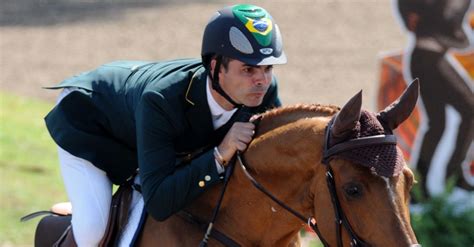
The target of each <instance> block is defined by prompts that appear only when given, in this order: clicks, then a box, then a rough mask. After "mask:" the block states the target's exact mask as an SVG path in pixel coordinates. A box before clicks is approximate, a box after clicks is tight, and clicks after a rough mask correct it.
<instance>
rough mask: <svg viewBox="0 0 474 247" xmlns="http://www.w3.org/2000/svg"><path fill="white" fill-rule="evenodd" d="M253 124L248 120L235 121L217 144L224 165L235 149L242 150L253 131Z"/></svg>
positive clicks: (250, 138)
mask: <svg viewBox="0 0 474 247" xmlns="http://www.w3.org/2000/svg"><path fill="white" fill-rule="evenodd" d="M254 129H255V125H254V124H253V123H249V122H245V123H244V122H235V123H234V125H232V127H231V128H230V130H229V132H227V134H226V136H225V137H224V139H223V140H222V142H221V144H219V146H217V148H218V149H219V153H220V154H221V156H222V158H223V159H224V161H225V162H224V163H225V164H222V165H226V164H227V163H228V162H229V160H230V159H231V158H232V156H234V154H235V152H237V150H239V151H244V150H245V149H246V148H247V145H248V144H249V142H250V141H251V140H252V137H253V135H254V133H255V131H254Z"/></svg>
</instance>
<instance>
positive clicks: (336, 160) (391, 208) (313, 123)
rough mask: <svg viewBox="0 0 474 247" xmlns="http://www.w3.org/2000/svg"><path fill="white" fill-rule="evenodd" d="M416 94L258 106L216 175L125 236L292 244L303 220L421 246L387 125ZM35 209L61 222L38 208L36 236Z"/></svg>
mask: <svg viewBox="0 0 474 247" xmlns="http://www.w3.org/2000/svg"><path fill="white" fill-rule="evenodd" d="M418 94H419V83H418V81H414V82H413V83H411V85H410V86H409V87H408V88H407V89H406V90H405V92H404V93H403V94H402V95H401V96H400V97H399V98H398V99H397V100H396V101H394V102H393V103H392V104H391V105H389V106H388V107H387V108H385V109H384V110H383V111H380V112H378V113H371V112H368V111H366V110H362V109H361V106H362V93H361V92H359V93H358V94H356V95H355V96H353V97H352V98H351V99H350V100H349V101H348V102H347V103H346V104H345V105H344V106H343V107H342V108H339V107H336V106H332V105H319V104H312V105H302V104H300V105H295V106H287V107H282V108H277V109H274V110H270V111H267V112H265V113H263V114H261V115H259V116H258V117H256V118H255V119H258V122H259V123H258V126H257V128H256V133H255V136H254V139H253V140H252V141H251V143H250V144H249V145H248V148H247V150H246V151H245V152H243V153H238V154H237V159H236V162H235V163H233V165H231V166H230V167H228V168H227V169H226V170H227V171H226V180H225V182H224V183H222V184H219V185H216V186H214V187H211V188H209V189H208V191H206V192H205V193H204V194H203V195H201V196H200V197H198V198H197V199H196V200H195V201H194V202H193V203H192V204H191V205H189V206H188V207H186V208H184V209H183V210H182V211H180V212H178V213H176V214H174V215H173V216H171V217H169V218H168V219H166V220H165V221H161V222H159V221H156V220H155V219H154V218H152V217H151V216H146V218H145V221H144V223H143V228H142V230H141V232H140V233H139V234H138V235H137V240H136V241H135V246H155V245H157V244H158V245H160V246H198V245H199V246H300V245H301V241H300V236H299V232H300V230H301V229H302V228H303V227H304V226H305V225H306V224H308V226H309V227H311V228H312V229H313V230H314V231H315V232H316V233H317V234H318V236H319V238H320V240H321V242H322V243H323V245H324V246H338V247H343V246H384V247H395V246H397V247H399V246H412V247H413V246H421V245H419V244H418V242H417V239H416V236H415V233H414V231H413V229H412V228H411V225H410V214H409V207H408V204H409V201H410V190H411V188H412V185H413V183H414V175H413V173H412V172H411V170H410V169H409V168H408V167H407V165H406V164H405V162H404V159H403V156H402V155H401V151H400V150H399V149H398V147H397V146H396V139H395V137H394V135H393V133H392V131H393V130H394V129H395V128H396V127H397V126H398V125H399V124H400V123H401V122H403V121H404V120H405V119H406V118H408V116H409V115H410V113H411V112H412V111H413V109H414V107H415V104H416V101H417V98H418ZM228 171H233V172H228ZM229 174H230V175H229ZM227 175H228V176H227ZM121 188H122V187H121ZM119 190H121V189H119ZM224 192H225V193H224ZM216 202H219V203H218V206H217V207H215V204H216ZM125 208H127V207H125ZM216 208H217V209H218V210H216ZM66 211H67V212H65V213H63V214H64V215H69V217H70V213H71V212H70V209H69V210H66ZM217 213H218V214H217ZM32 215H35V214H32ZM28 217H29V216H27V217H26V218H28ZM33 217H34V216H33ZM58 218H59V219H58ZM211 218H212V219H213V220H211V223H212V224H209V226H207V231H206V224H205V223H204V222H206V223H207V222H209V221H210V219H211ZM45 219H48V220H51V221H55V222H56V225H58V221H60V223H61V222H62V223H61V226H60V228H62V229H64V228H65V227H66V226H67V224H68V223H69V222H68V221H69V220H70V218H69V219H68V218H65V219H62V220H61V217H49V218H48V217H45V218H43V220H42V221H41V222H40V224H39V226H38V229H37V233H36V238H37V239H36V241H37V242H36V243H41V238H44V237H45V236H46V235H51V230H52V228H51V225H54V224H50V223H48V222H45ZM63 223H64V224H63ZM42 224H43V226H42V227H40V225H42ZM48 225H49V227H48ZM40 229H41V230H40ZM48 229H49V230H48ZM42 232H43V233H42ZM58 232H59V231H58ZM204 233H206V234H204ZM59 235H60V233H59ZM59 235H58V236H56V235H55V236H53V237H51V236H49V237H50V238H54V239H57V238H58V237H59ZM63 235H64V234H63ZM203 236H204V238H203ZM43 243H44V241H43ZM59 246H61V245H59ZM103 246H107V244H105V245H103Z"/></svg>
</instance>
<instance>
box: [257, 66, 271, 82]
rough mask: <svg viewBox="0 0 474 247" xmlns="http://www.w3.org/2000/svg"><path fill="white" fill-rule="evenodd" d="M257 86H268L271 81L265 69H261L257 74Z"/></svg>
mask: <svg viewBox="0 0 474 247" xmlns="http://www.w3.org/2000/svg"><path fill="white" fill-rule="evenodd" d="M254 81H255V84H257V85H267V84H268V82H269V79H268V77H267V73H266V72H265V69H264V68H259V69H258V71H257V73H255V80H254Z"/></svg>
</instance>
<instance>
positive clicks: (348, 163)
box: [312, 81, 419, 246]
mask: <svg viewBox="0 0 474 247" xmlns="http://www.w3.org/2000/svg"><path fill="white" fill-rule="evenodd" d="M418 90H419V85H418V81H415V82H413V83H412V84H411V85H410V86H409V87H408V88H407V90H406V91H405V92H404V94H403V95H402V96H401V97H400V98H399V99H398V100H397V101H395V102H394V103H392V104H391V105H390V106H388V107H387V108H386V109H385V110H383V111H381V112H379V113H376V114H375V113H371V112H368V111H365V110H361V105H362V95H361V93H358V94H357V95H355V96H354V97H353V98H351V99H350V100H349V101H348V102H347V103H346V104H345V105H344V107H342V109H341V110H340V112H339V113H337V114H336V115H335V116H334V117H333V118H332V119H331V121H329V123H328V126H327V127H326V134H325V138H324V141H323V142H324V143H323V163H324V164H325V165H323V167H324V168H323V169H327V173H328V174H329V173H331V174H329V175H328V178H327V180H328V182H327V183H328V185H327V186H326V185H325V184H324V183H322V182H321V180H322V178H321V176H320V177H319V178H318V179H315V184H314V185H313V187H312V188H313V194H314V198H315V199H314V212H313V213H314V215H315V217H316V219H317V220H318V222H331V224H329V225H327V224H326V225H321V224H320V230H321V234H322V236H323V238H325V239H326V241H328V242H329V243H330V245H331V246H334V245H336V243H337V241H338V240H337V239H338V238H339V237H338V234H337V233H338V232H339V230H338V229H337V228H336V227H335V225H337V224H333V223H332V222H334V221H335V214H336V215H337V214H341V215H340V219H341V222H342V224H341V228H342V230H341V232H342V239H343V242H344V243H345V245H344V246H349V245H347V244H348V242H349V241H350V240H351V239H358V238H359V239H358V240H362V242H365V243H367V244H368V245H370V246H411V245H414V244H416V243H417V241H416V237H415V234H414V232H413V230H412V228H411V226H410V215H409V210H408V204H409V191H410V189H411V187H412V185H413V182H414V176H413V174H412V172H411V171H410V169H409V168H408V167H407V166H406V164H405V161H404V159H403V156H402V153H401V151H400V150H399V149H398V147H397V146H396V139H395V137H394V136H393V133H392V131H393V130H394V129H395V128H396V127H397V126H398V125H399V124H400V123H402V122H403V121H404V120H405V119H406V118H407V117H408V116H409V115H410V113H411V112H412V110H413V108H414V106H415V104H416V101H417V98H418ZM331 187H333V188H334V189H333V191H332V192H331V190H332V189H331ZM331 193H332V194H333V195H332V196H330V195H331ZM331 197H332V198H331ZM338 205H339V206H338ZM338 207H339V209H338ZM334 211H339V212H337V213H335V212H334ZM351 232H352V233H351ZM359 242H360V241H359Z"/></svg>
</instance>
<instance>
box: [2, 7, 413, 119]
mask: <svg viewBox="0 0 474 247" xmlns="http://www.w3.org/2000/svg"><path fill="white" fill-rule="evenodd" d="M233 3H235V2H230V1H202V0H200V1H190V0H178V1H176V0H174V1H169V2H167V1H163V0H161V1H151V0H149V1H131V0H120V1H112V0H56V1H53V0H36V1H26V0H2V2H1V3H0V59H1V60H0V63H1V64H0V65H1V66H0V90H1V91H6V92H10V93H14V94H19V95H27V96H32V97H37V98H41V99H46V100H49V101H53V99H54V97H55V96H56V94H57V92H54V91H48V90H44V89H42V88H41V87H43V86H48V85H54V84H56V83H58V82H60V81H61V80H63V79H65V78H67V77H69V76H71V75H74V74H76V73H79V72H82V71H85V70H89V69H93V68H95V67H97V66H98V65H100V64H103V63H105V62H109V61H112V60H128V59H133V60H161V59H172V58H181V57H199V55H200V46H201V35H202V30H203V28H204V26H205V24H206V23H207V21H208V18H209V17H210V16H211V15H212V14H213V13H214V11H215V10H217V9H219V8H221V7H223V6H225V5H229V4H233ZM254 4H256V5H260V6H263V7H265V8H266V9H267V10H268V11H269V12H270V13H271V14H272V15H273V17H274V18H275V20H276V21H277V23H278V24H279V26H280V29H281V32H282V35H283V41H284V48H285V51H286V54H287V56H288V64H286V65H283V66H277V67H276V69H275V73H276V75H277V76H278V78H279V81H280V89H281V91H280V92H281V93H280V95H281V98H282V101H283V103H284V104H293V103H324V104H327V103H330V104H337V105H341V104H343V103H344V102H345V101H346V100H347V99H348V98H349V97H351V96H352V95H353V94H355V93H356V92H358V91H359V90H360V89H363V90H364V107H365V108H368V109H371V110H374V108H375V94H376V90H377V87H378V77H379V60H378V58H379V55H380V53H381V52H387V51H393V50H401V49H403V47H404V46H405V44H406V42H407V37H406V35H405V34H404V32H403V31H402V29H401V27H400V26H399V24H398V22H397V21H396V19H395V16H394V14H393V10H392V2H391V1H389V0H344V1H343V0H264V1H255V2H254Z"/></svg>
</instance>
